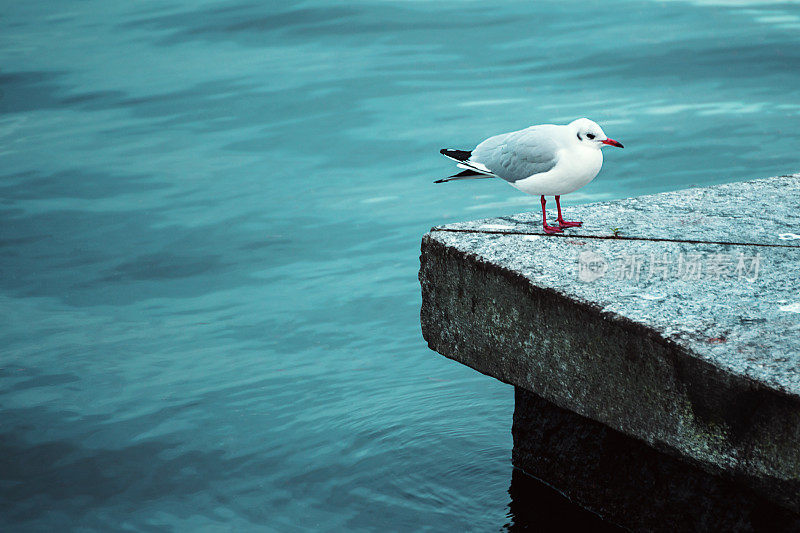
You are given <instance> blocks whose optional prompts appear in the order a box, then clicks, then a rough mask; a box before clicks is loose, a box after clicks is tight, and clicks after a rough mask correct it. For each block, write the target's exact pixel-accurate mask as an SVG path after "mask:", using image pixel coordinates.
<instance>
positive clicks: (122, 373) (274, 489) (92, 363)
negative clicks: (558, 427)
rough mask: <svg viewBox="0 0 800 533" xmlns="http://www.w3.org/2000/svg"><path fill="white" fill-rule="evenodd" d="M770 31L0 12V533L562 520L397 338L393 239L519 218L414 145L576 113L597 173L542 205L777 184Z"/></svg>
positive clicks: (399, 273)
mask: <svg viewBox="0 0 800 533" xmlns="http://www.w3.org/2000/svg"><path fill="white" fill-rule="evenodd" d="M799 36H800V5H798V3H796V2H772V3H764V2H746V1H730V2H725V1H718V2H713V1H709V2H679V1H668V2H653V1H636V2H625V1H618V2H607V1H606V2H585V1H583V2H569V1H568V2H558V3H549V2H548V3H533V2H504V3H502V4H493V3H488V2H436V3H432V2H431V3H428V2H390V1H380V0H371V1H356V2H349V3H347V4H335V3H332V2H322V1H309V2H302V3H288V2H263V3H247V2H244V1H242V0H236V1H229V2H197V1H194V2H190V1H188V0H185V1H166V2H164V1H159V2H121V1H103V2H101V1H81V2H77V1H73V2H64V1H41V2H13V3H12V2H6V3H5V5H4V8H3V10H2V15H0V43H1V44H0V59H2V61H0V68H1V70H0V92H2V97H0V163H1V165H0V189H1V190H2V195H1V197H2V205H0V246H2V255H0V274H1V276H0V299H2V307H1V308H0V309H2V322H0V343H2V346H3V351H2V360H1V361H0V408H1V409H2V422H1V423H0V474H2V475H0V526H2V528H3V529H14V530H48V529H49V530H52V529H53V528H61V529H63V528H65V527H66V528H80V527H83V528H88V529H100V530H117V529H121V530H133V529H135V530H154V531H155V530H184V531H194V530H222V531H226V530H234V531H241V530H248V529H266V530H279V531H294V530H306V529H324V530H332V529H335V530H365V529H380V528H382V527H383V528H388V529H391V530H419V529H432V530H459V529H466V528H471V529H475V530H499V529H502V528H504V527H510V528H513V527H515V526H516V527H524V526H525V525H537V524H538V525H541V524H544V523H548V521H552V520H556V519H557V520H571V519H572V518H570V516H571V515H570V512H569V508H568V507H567V508H566V509H567V512H566V514H565V515H564V516H560V515H558V513H559V512H563V509H561V510H559V508H558V506H557V505H556V504H553V503H551V502H548V501H545V500H543V499H537V498H532V499H531V501H529V502H525V501H520V499H519V492H520V491H519V490H517V491H511V493H512V494H514V497H513V498H512V496H511V495H509V488H510V484H511V477H512V468H511V464H510V453H511V436H510V434H511V433H510V428H511V415H512V409H513V390H512V389H511V388H510V387H508V386H506V385H502V384H500V383H498V382H496V381H494V380H492V379H489V378H486V377H484V376H481V375H479V374H477V373H476V372H473V371H471V370H469V369H467V368H465V367H463V366H461V365H458V364H456V363H453V362H451V361H448V360H446V359H444V358H442V357H441V356H438V355H436V354H434V353H432V352H431V351H429V350H428V348H427V347H426V345H425V343H424V341H423V340H422V338H421V335H420V330H419V305H420V297H419V286H418V282H417V278H416V275H417V268H418V255H419V241H420V237H421V236H422V234H423V233H424V232H425V231H426V230H427V229H428V228H429V227H430V226H432V225H434V224H440V223H445V222H449V221H455V220H463V219H471V218H479V217H486V216H496V215H502V214H509V213H514V212H518V211H521V210H526V209H536V208H538V204H537V200H536V199H535V198H529V197H526V196H524V195H521V194H520V193H518V192H517V191H515V190H514V189H512V188H511V187H508V186H507V185H506V184H504V183H501V182H499V181H497V182H495V181H490V180H479V181H472V182H461V183H451V184H448V185H433V184H432V183H431V182H432V181H433V180H434V179H436V178H439V177H443V176H446V175H448V174H450V173H451V170H452V166H451V165H450V164H449V163H448V162H447V161H446V160H444V159H443V158H442V157H441V156H440V155H439V153H438V150H439V148H441V147H443V146H448V147H455V148H471V147H472V146H474V145H475V144H476V143H477V142H478V141H480V140H482V139H483V138H484V137H487V136H489V135H492V134H495V133H500V132H504V131H509V130H512V129H518V128H521V127H525V126H527V125H529V124H534V123H540V122H556V123H559V122H561V123H563V122H567V121H570V120H572V119H574V118H577V117H580V116H587V117H590V118H592V119H594V120H596V121H597V122H599V123H600V124H601V125H602V126H603V127H604V129H605V131H606V133H608V135H609V136H611V137H613V138H615V139H618V140H620V141H622V142H623V143H624V144H625V146H626V148H625V149H624V150H617V151H613V152H612V151H607V153H606V163H605V167H604V169H603V171H602V172H601V174H600V176H599V177H598V178H597V179H596V180H595V181H594V182H593V183H591V184H590V185H589V186H587V187H586V188H584V189H582V190H581V191H579V192H578V193H575V194H574V195H571V196H568V197H565V201H566V203H568V204H569V203H581V202H588V201H592V200H601V199H610V198H618V197H623V196H631V195H639V194H645V193H651V192H658V191H665V190H672V189H678V188H682V187H686V186H690V185H707V184H713V183H721V182H727V181H735V180H741V179H745V178H749V177H760V176H768V175H775V174H781V173H787V172H791V171H797V170H798V168H800V156H799V155H798V153H800V151H799V150H798V147H799V146H800V141H798V138H800V137H799V135H800V126H799V124H800V120H799V119H800V37H799ZM609 224H610V225H611V224H613V221H609ZM687 231H691V228H689V229H687ZM541 498H545V496H544V495H542V496H541ZM520 509H524V510H525V511H524V512H520Z"/></svg>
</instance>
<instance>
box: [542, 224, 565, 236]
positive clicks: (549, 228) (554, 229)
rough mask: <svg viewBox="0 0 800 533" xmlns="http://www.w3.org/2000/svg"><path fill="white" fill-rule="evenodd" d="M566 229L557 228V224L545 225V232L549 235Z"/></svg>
mask: <svg viewBox="0 0 800 533" xmlns="http://www.w3.org/2000/svg"><path fill="white" fill-rule="evenodd" d="M563 231H564V230H562V229H561V228H557V227H555V226H548V225H547V224H545V225H544V232H545V233H547V234H548V235H552V234H553V233H562V232H563Z"/></svg>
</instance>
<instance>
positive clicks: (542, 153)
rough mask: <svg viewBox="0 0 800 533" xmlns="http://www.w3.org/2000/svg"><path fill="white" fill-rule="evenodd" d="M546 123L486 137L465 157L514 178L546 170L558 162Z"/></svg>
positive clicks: (555, 146)
mask: <svg viewBox="0 0 800 533" xmlns="http://www.w3.org/2000/svg"><path fill="white" fill-rule="evenodd" d="M549 129H550V128H548V127H546V126H533V127H531V128H528V129H525V130H520V131H515V132H512V133H505V134H502V135H496V136H494V137H490V138H488V139H486V140H485V141H483V142H482V143H481V144H479V145H478V146H477V147H476V148H475V150H473V151H472V156H471V157H470V159H469V161H470V162H474V163H476V166H477V165H482V166H484V167H486V168H487V169H489V170H490V171H491V172H492V173H493V174H495V175H496V176H498V177H500V178H503V179H504V180H506V181H508V182H512V183H513V182H515V181H519V180H522V179H525V178H528V177H530V176H533V175H534V174H541V173H543V172H547V171H549V170H551V169H552V168H553V167H555V166H556V163H557V162H558V146H557V144H556V143H555V142H554V141H553V133H555V132H552V131H549Z"/></svg>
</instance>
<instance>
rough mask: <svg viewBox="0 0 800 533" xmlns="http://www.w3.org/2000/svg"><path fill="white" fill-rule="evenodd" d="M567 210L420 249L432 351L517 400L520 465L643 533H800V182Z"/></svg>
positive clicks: (434, 234) (440, 233)
mask: <svg viewBox="0 0 800 533" xmlns="http://www.w3.org/2000/svg"><path fill="white" fill-rule="evenodd" d="M553 207H555V206H554V205H553ZM565 211H566V213H565V215H566V218H567V219H569V220H583V221H584V227H583V228H575V229H568V230H566V231H565V233H564V234H563V235H553V236H550V235H545V234H544V233H543V232H542V229H541V219H540V215H539V213H538V212H537V211H532V212H530V213H523V214H519V215H514V216H508V217H501V218H496V219H487V220H480V221H475V222H465V223H458V224H450V225H447V226H441V227H436V228H433V229H432V230H431V231H430V233H428V234H427V235H425V236H424V238H423V240H422V256H421V269H420V282H421V285H422V313H421V320H422V330H423V335H424V337H425V339H426V340H427V342H428V344H429V346H430V347H431V348H432V349H433V350H436V351H437V352H439V353H440V354H442V355H444V356H446V357H449V358H451V359H454V360H456V361H459V362H461V363H463V364H466V365H468V366H470V367H472V368H475V369H476V370H478V371H480V372H482V373H484V374H487V375H489V376H492V377H495V378H497V379H499V380H501V381H503V382H506V383H509V384H511V385H513V386H515V387H516V398H517V401H516V403H517V406H516V413H515V417H514V454H513V462H514V465H515V466H517V467H519V468H521V469H522V470H524V471H526V472H528V473H530V474H532V475H535V476H536V477H539V478H541V479H543V480H544V481H546V482H548V483H550V484H551V485H553V486H555V487H556V488H558V489H559V490H561V491H562V492H564V493H565V494H567V495H568V496H569V497H571V498H572V499H574V500H575V501H576V502H577V503H579V504H581V505H583V506H585V507H587V508H589V509H591V510H593V511H595V512H598V513H600V514H601V515H603V516H604V517H606V518H608V519H609V520H610V521H613V522H615V523H617V524H620V525H623V526H625V527H628V528H631V529H642V530H665V531H666V530H671V531H674V530H675V528H676V527H679V528H681V529H686V528H689V529H699V530H707V529H712V530H713V529H719V528H720V527H722V526H724V528H726V529H738V530H748V529H751V530H761V529H764V528H767V529H769V530H779V529H786V530H798V529H800V528H797V527H796V526H797V525H798V523H800V522H798V521H797V520H798V517H800V276H798V274H799V273H800V174H796V175H792V176H781V177H776V178H769V179H763V180H756V181H750V182H743V183H735V184H728V185H720V186H716V187H707V188H697V189H687V190H683V191H677V192H672V193H664V194H658V195H652V196H644V197H639V198H633V199H628V200H621V201H615V202H606V203H598V204H591V205H585V206H580V207H570V208H567V209H566V210H565ZM620 457H626V458H627V459H626V460H621V459H620Z"/></svg>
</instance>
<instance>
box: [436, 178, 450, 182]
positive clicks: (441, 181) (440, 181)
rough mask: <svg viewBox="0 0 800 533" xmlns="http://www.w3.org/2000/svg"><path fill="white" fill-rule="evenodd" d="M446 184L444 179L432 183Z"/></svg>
mask: <svg viewBox="0 0 800 533" xmlns="http://www.w3.org/2000/svg"><path fill="white" fill-rule="evenodd" d="M446 182H447V180H446V179H444V178H442V179H440V180H436V181H434V183H446Z"/></svg>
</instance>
